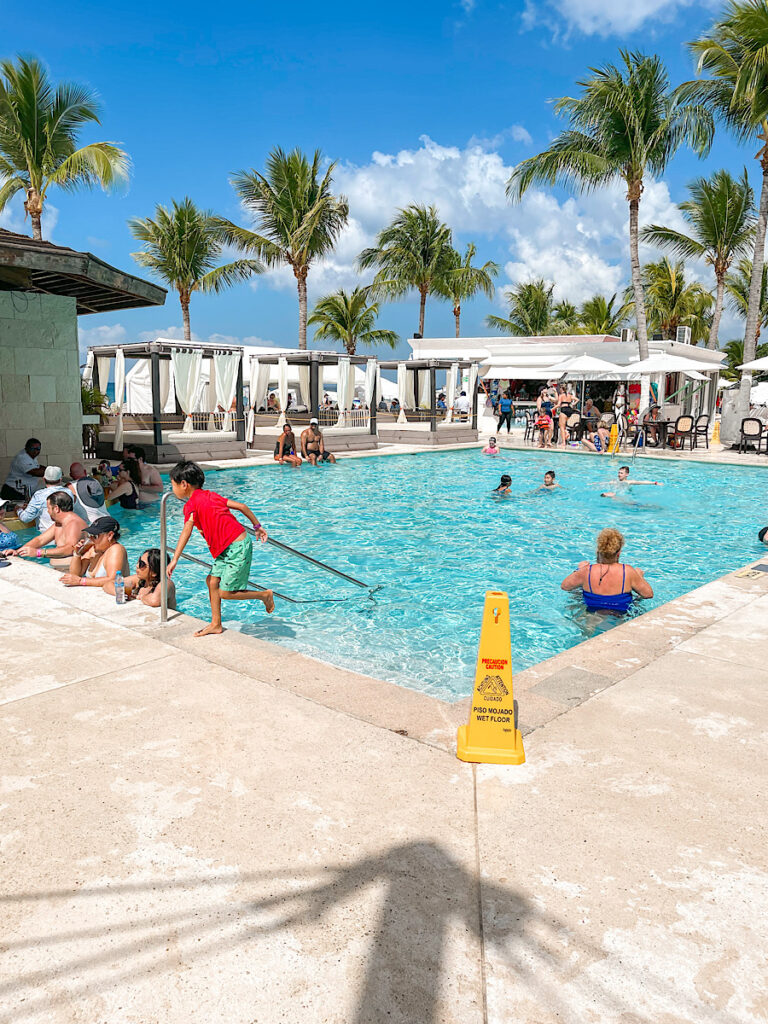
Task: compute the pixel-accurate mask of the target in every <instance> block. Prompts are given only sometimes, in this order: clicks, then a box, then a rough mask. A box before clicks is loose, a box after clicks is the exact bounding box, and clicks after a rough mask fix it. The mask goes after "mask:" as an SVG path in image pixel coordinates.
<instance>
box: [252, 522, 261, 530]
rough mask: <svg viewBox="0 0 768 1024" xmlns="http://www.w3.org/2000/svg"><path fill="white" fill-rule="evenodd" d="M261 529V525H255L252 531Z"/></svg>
mask: <svg viewBox="0 0 768 1024" xmlns="http://www.w3.org/2000/svg"><path fill="white" fill-rule="evenodd" d="M261 528H262V527H261V523H256V525H255V526H254V530H260V529H261Z"/></svg>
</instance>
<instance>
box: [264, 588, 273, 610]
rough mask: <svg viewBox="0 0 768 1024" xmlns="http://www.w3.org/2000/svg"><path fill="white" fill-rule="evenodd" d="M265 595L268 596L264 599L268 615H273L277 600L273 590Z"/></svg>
mask: <svg viewBox="0 0 768 1024" xmlns="http://www.w3.org/2000/svg"><path fill="white" fill-rule="evenodd" d="M265 593H266V595H267V596H266V597H265V598H264V607H265V608H266V610H267V614H268V615H271V614H272V612H273V611H274V610H275V599H274V597H273V596H272V591H271V590H267V591H265Z"/></svg>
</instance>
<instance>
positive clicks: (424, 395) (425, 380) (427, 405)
mask: <svg viewBox="0 0 768 1024" xmlns="http://www.w3.org/2000/svg"><path fill="white" fill-rule="evenodd" d="M431 379H432V374H431V373H430V372H429V370H419V408H420V409H431V408H432V394H431V391H432V388H431V387H430V384H431Z"/></svg>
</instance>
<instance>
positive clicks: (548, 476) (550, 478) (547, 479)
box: [534, 469, 563, 493]
mask: <svg viewBox="0 0 768 1024" xmlns="http://www.w3.org/2000/svg"><path fill="white" fill-rule="evenodd" d="M558 488H559V489H560V490H561V491H562V490H563V487H562V484H556V483H555V471H554V469H550V470H548V471H547V472H546V473H545V474H544V483H543V484H542V485H541V487H537V488H536V491H535V492H534V493H538V492H539V491H556V490H558Z"/></svg>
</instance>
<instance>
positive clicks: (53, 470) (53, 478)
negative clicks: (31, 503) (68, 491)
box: [45, 466, 62, 484]
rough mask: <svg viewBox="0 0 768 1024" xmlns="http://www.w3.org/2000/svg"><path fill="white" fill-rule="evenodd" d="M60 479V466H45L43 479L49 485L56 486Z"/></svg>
mask: <svg viewBox="0 0 768 1024" xmlns="http://www.w3.org/2000/svg"><path fill="white" fill-rule="evenodd" d="M61 477H62V473H61V466H46V469H45V479H46V481H47V482H48V483H49V484H57V483H58V482H59V481H60V480H61Z"/></svg>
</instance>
